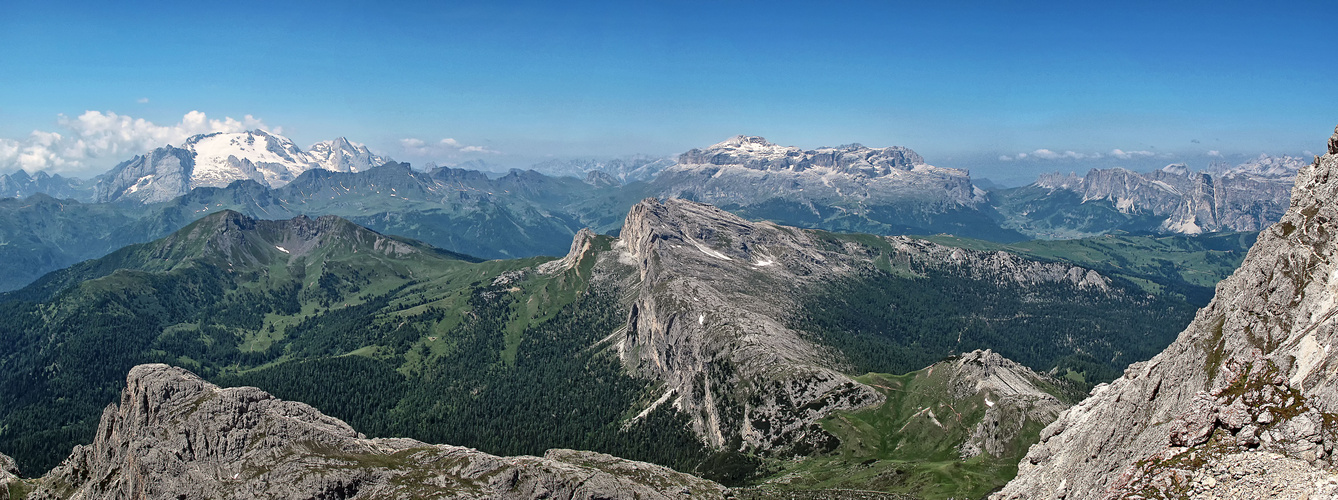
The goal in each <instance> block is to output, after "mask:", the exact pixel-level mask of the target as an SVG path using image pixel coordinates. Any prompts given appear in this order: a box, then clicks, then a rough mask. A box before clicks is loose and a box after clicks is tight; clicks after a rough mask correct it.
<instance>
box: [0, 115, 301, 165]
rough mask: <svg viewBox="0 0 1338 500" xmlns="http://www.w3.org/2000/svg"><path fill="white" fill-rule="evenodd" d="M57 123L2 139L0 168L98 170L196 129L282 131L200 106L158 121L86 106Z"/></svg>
mask: <svg viewBox="0 0 1338 500" xmlns="http://www.w3.org/2000/svg"><path fill="white" fill-rule="evenodd" d="M56 124H57V126H58V127H59V128H61V129H63V132H48V131H42V130H34V131H33V132H32V133H31V134H28V137H26V138H23V139H6V138H0V169H12V168H15V167H18V168H22V169H24V170H27V171H29V172H35V171H38V170H47V171H51V172H54V173H62V174H67V175H78V176H88V175H96V174H99V173H102V171H103V170H105V169H107V168H109V167H111V166H113V165H115V164H117V163H120V162H122V161H125V160H128V159H130V157H132V156H134V155H137V154H143V153H145V152H148V151H150V150H153V149H154V148H159V147H162V146H165V145H168V144H172V145H181V143H183V142H185V140H186V139H187V138H189V137H190V136H192V135H196V134H206V133H212V132H241V131H243V130H253V129H262V130H268V131H271V132H273V133H276V134H278V133H282V129H281V128H277V127H275V128H270V127H267V126H266V125H265V123H264V122H262V121H261V120H259V119H257V118H255V117H253V116H251V115H246V116H244V117H242V119H241V120H236V119H233V118H230V117H225V118H223V119H222V120H214V119H210V118H209V117H207V116H205V114H204V113H201V112H199V111H191V112H189V113H186V115H185V116H183V117H182V118H181V122H180V123H177V124H173V125H157V124H154V123H153V122H150V121H148V120H145V119H143V118H132V117H129V116H125V115H118V114H116V113H113V112H110V111H108V112H101V111H85V112H84V113H83V114H81V115H79V116H77V117H74V118H70V117H67V116H65V115H58V117H57V119H56Z"/></svg>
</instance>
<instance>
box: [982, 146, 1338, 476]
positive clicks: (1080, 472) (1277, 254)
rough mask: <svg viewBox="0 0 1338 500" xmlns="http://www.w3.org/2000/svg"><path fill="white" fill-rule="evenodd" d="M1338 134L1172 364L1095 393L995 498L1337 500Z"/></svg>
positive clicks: (1176, 346)
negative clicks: (1279, 499) (1273, 499)
mask: <svg viewBox="0 0 1338 500" xmlns="http://www.w3.org/2000/svg"><path fill="white" fill-rule="evenodd" d="M1335 221H1338V133H1336V134H1335V135H1334V137H1333V138H1331V139H1330V140H1329V148H1328V154H1327V155H1325V156H1323V157H1320V158H1316V160H1315V162H1314V163H1312V164H1310V165H1309V166H1307V167H1305V168H1303V169H1301V171H1300V173H1299V174H1298V176H1297V178H1296V186H1295V189H1294V190H1293V191H1292V195H1291V203H1290V206H1289V208H1288V209H1287V212H1286V214H1285V215H1284V216H1283V217H1282V220H1281V221H1280V222H1278V223H1277V224H1274V225H1273V226H1272V227H1270V228H1268V229H1267V230H1265V231H1263V232H1262V233H1261V234H1260V235H1259V239H1258V241H1257V242H1256V243H1255V245H1254V247H1253V248H1252V249H1251V250H1250V252H1249V254H1248V256H1247V257H1246V258H1245V262H1244V264H1243V265H1242V266H1241V267H1240V269H1239V270H1237V271H1236V273H1235V274H1234V275H1232V276H1231V277H1230V278H1228V279H1227V280H1225V281H1223V282H1222V283H1220V284H1219V285H1218V286H1217V294H1216V297H1215V298H1214V299H1213V301H1212V303H1210V304H1209V305H1208V306H1207V307H1206V308H1204V309H1202V310H1200V311H1199V313H1198V315H1197V316H1196V318H1195V320H1194V322H1193V323H1191V324H1190V326H1189V327H1188V328H1187V329H1185V331H1184V332H1182V333H1181V334H1180V336H1179V338H1178V339H1177V340H1176V341H1175V342H1174V343H1173V344H1172V345H1171V346H1170V347H1168V348H1167V349H1166V350H1165V351H1164V352H1163V353H1161V354H1160V355H1158V356H1156V357H1154V358H1153V359H1151V360H1149V361H1147V362H1142V363H1135V364H1133V365H1131V366H1130V367H1129V368H1128V369H1127V370H1126V371H1125V375H1124V376H1123V377H1121V378H1119V379H1117V380H1115V381H1114V382H1113V383H1111V384H1109V385H1102V386H1099V387H1097V388H1096V389H1094V390H1093V391H1092V395H1091V397H1089V398H1088V399H1087V400H1085V401H1083V402H1082V403H1081V404H1079V405H1078V406H1076V407H1074V408H1072V409H1070V410H1068V411H1066V412H1065V413H1064V414H1063V415H1062V416H1060V418H1059V419H1058V420H1057V421H1055V423H1053V424H1051V425H1050V426H1049V427H1048V428H1046V430H1045V431H1044V432H1043V433H1042V435H1041V442H1040V443H1039V444H1037V445H1035V446H1033V447H1032V449H1031V450H1030V452H1029V453H1028V454H1027V457H1026V458H1025V459H1024V460H1023V461H1022V463H1021V464H1020V466H1019V474H1018V477H1017V478H1016V479H1014V480H1013V481H1012V482H1011V483H1009V485H1008V486H1007V487H1006V488H1005V489H1004V490H1003V491H1002V492H1000V493H999V494H997V495H995V497H994V498H1010V499H1012V498H1029V499H1030V498H1071V499H1088V498H1143V497H1149V496H1150V497H1183V496H1188V497H1203V498H1219V497H1240V498H1261V497H1268V496H1272V495H1282V496H1285V497H1288V498H1306V497H1307V496H1308V497H1309V498H1333V497H1334V496H1335V495H1338V474H1336V472H1338V470H1336V469H1335V464H1338V459H1335V458H1334V456H1333V453H1334V451H1335V450H1334V447H1335V444H1336V443H1338V357H1335V356H1333V355H1331V354H1330V351H1331V348H1332V347H1333V345H1334V344H1335V342H1338V324H1336V323H1335V322H1333V321H1332V320H1333V317H1334V316H1335V314H1336V313H1338V241H1335V238H1338V225H1336V222H1335Z"/></svg>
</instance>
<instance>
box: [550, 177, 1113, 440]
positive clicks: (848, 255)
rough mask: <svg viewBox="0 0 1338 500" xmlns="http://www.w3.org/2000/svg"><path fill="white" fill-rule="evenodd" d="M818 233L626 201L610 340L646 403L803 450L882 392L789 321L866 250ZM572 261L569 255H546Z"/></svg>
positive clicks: (1102, 282)
mask: <svg viewBox="0 0 1338 500" xmlns="http://www.w3.org/2000/svg"><path fill="white" fill-rule="evenodd" d="M818 236H819V233H814V232H811V231H807V230H802V229H795V228H790V227H785V226H779V225H776V224H772V223H769V222H750V221H747V220H744V219H742V218H739V217H738V216H735V215H733V214H730V213H728V212H725V211H723V210H720V209H718V208H715V207H713V206H710V205H704V204H700V203H695V202H690V201H685V200H681V199H668V200H663V201H661V200H654V199H650V200H646V201H643V202H641V203H640V204H638V205H636V206H635V207H633V208H632V210H631V211H630V212H629V214H628V216H627V220H626V222H625V223H624V225H623V229H622V233H621V236H620V238H619V240H618V242H617V243H616V244H615V245H614V252H615V253H617V254H618V259H617V260H618V261H620V262H622V263H623V264H622V265H626V266H630V267H631V268H632V269H633V270H632V271H631V272H632V273H634V274H635V275H636V276H635V279H634V280H633V281H635V282H636V283H634V284H633V285H632V287H631V290H630V292H629V295H630V296H631V297H632V299H631V301H632V303H631V306H630V311H631V312H630V314H629V318H628V322H627V329H626V331H624V332H621V333H620V337H619V338H618V340H617V343H616V348H617V350H618V353H619V356H620V357H621V359H622V360H623V362H624V364H625V365H626V366H628V367H629V368H630V369H631V370H632V371H633V372H634V373H637V374H639V375H641V376H645V377H647V378H651V379H654V380H658V381H663V382H664V383H665V389H664V391H665V392H664V393H663V395H662V397H661V398H660V399H659V400H658V403H657V404H663V403H671V404H673V405H674V406H675V407H676V408H677V409H678V410H679V411H681V412H682V413H683V414H684V415H686V416H688V417H689V418H690V419H691V420H692V425H693V430H694V431H695V432H697V434H698V435H700V436H703V438H704V440H705V441H706V442H707V443H708V444H710V445H712V446H715V447H740V448H748V449H752V450H756V451H761V452H765V453H772V454H776V455H786V454H788V453H791V452H794V451H795V450H799V451H800V453H799V454H808V453H809V452H810V451H811V450H821V449H825V448H828V447H832V446H835V444H836V441H835V438H833V437H832V436H831V435H829V434H827V432H826V431H824V430H822V429H821V427H820V426H819V425H818V424H817V422H818V421H819V420H821V419H822V418H824V417H827V416H829V415H831V413H832V412H833V411H835V410H843V409H854V408H859V407H863V406H867V405H871V404H876V403H879V402H881V401H882V400H883V396H882V394H881V393H880V392H878V391H876V390H873V389H872V388H870V387H868V386H866V385H863V384H860V383H858V382H856V381H854V380H853V379H851V378H850V377H848V376H846V375H845V374H844V373H843V371H842V369H844V368H846V365H845V360H844V359H840V358H839V357H838V356H837V355H836V354H834V353H833V352H832V351H831V350H829V349H828V348H826V347H823V346H820V345H816V344H814V343H813V342H810V341H809V339H808V338H807V337H805V336H804V335H803V334H802V332H799V331H796V330H794V329H793V328H792V327H791V326H790V325H791V323H790V322H789V321H788V320H789V319H790V317H791V314H792V313H793V312H795V311H798V310H800V309H801V307H800V304H798V303H797V302H796V301H797V300H800V298H801V297H804V296H806V294H805V293H804V291H805V290H807V289H811V288H812V287H813V286H814V285H818V284H821V283H824V282H828V281H830V280H834V279H838V278H842V277H850V276H855V275H856V274H857V273H859V272H860V269H863V268H868V267H869V266H871V265H872V264H871V263H872V261H873V259H874V258H875V257H877V256H878V255H879V250H876V249H873V248H871V247H868V246H865V245H863V244H860V243H856V242H854V241H844V242H843V243H841V242H837V241H840V240H823V239H820V238H819V237H818ZM577 241H578V242H579V241H580V238H578V239H577ZM885 241H887V242H888V243H890V244H891V245H892V248H893V249H894V251H895V252H894V253H895V256H894V257H893V259H895V260H897V261H898V262H901V263H913V264H914V267H916V268H919V269H924V268H941V269H947V270H949V271H950V272H952V273H953V274H956V275H960V276H964V277H968V278H969V279H975V280H981V281H1009V282H1014V283H1021V284H1024V285H1025V284H1043V283H1068V284H1073V285H1077V286H1079V287H1082V288H1087V287H1091V288H1092V289H1093V290H1096V291H1104V290H1108V288H1109V279H1108V278H1106V277H1104V276H1101V275H1100V274H1098V273H1095V272H1093V271H1090V270H1087V269H1083V268H1079V267H1075V266H1071V265H1067V264H1060V263H1040V262H1035V261H1030V260H1027V259H1023V258H1020V257H1017V256H1016V255H1012V254H1008V253H1004V252H978V251H971V250H961V249H953V248H949V247H945V246H942V245H938V244H935V243H930V242H926V241H922V240H915V239H912V238H905V237H887V238H886V239H885ZM576 250H577V247H576V246H573V255H574V254H575V253H576ZM610 260H612V259H610ZM571 261H573V257H572V255H569V256H568V257H567V258H566V259H564V260H563V261H554V262H571ZM567 265H570V264H567ZM1047 421H1048V420H1047Z"/></svg>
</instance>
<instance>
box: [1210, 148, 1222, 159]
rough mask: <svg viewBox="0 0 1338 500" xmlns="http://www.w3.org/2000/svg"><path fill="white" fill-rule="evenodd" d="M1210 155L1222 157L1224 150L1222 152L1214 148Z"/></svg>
mask: <svg viewBox="0 0 1338 500" xmlns="http://www.w3.org/2000/svg"><path fill="white" fill-rule="evenodd" d="M1208 156H1216V157H1218V158H1221V157H1222V152H1221V151H1218V150H1216V149H1214V150H1212V151H1209V152H1208Z"/></svg>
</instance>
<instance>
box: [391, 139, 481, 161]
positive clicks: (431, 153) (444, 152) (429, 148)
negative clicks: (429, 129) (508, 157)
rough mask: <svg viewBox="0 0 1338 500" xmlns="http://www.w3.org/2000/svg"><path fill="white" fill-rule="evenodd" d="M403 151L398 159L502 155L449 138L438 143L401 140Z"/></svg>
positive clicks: (398, 155)
mask: <svg viewBox="0 0 1338 500" xmlns="http://www.w3.org/2000/svg"><path fill="white" fill-rule="evenodd" d="M400 148H401V151H400V153H399V154H397V155H396V157H397V158H398V157H401V156H403V157H405V158H431V159H447V158H458V157H460V156H461V155H466V154H501V153H500V152H499V151H496V150H493V149H488V148H485V147H483V146H472V145H471V146H467V145H465V144H464V143H461V142H460V141H458V140H455V139H453V138H450V137H447V138H445V139H442V140H439V141H436V142H431V143H429V142H427V141H424V140H422V139H418V138H415V137H408V138H404V139H400Z"/></svg>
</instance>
